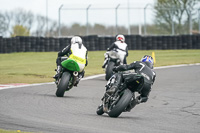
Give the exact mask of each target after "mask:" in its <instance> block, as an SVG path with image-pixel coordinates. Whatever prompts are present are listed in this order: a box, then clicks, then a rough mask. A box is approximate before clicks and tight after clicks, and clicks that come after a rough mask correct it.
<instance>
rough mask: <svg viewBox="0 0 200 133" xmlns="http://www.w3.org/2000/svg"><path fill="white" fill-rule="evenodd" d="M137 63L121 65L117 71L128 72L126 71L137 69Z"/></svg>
mask: <svg viewBox="0 0 200 133" xmlns="http://www.w3.org/2000/svg"><path fill="white" fill-rule="evenodd" d="M136 63H137V61H135V62H133V63H131V64H130V65H126V64H125V65H120V66H118V67H116V71H126V70H131V69H135V67H136Z"/></svg>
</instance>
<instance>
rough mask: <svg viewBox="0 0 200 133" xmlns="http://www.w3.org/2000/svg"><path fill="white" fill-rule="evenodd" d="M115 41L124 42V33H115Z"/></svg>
mask: <svg viewBox="0 0 200 133" xmlns="http://www.w3.org/2000/svg"><path fill="white" fill-rule="evenodd" d="M116 41H121V42H125V37H124V35H121V34H119V35H117V36H116Z"/></svg>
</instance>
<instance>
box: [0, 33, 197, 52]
mask: <svg viewBox="0 0 200 133" xmlns="http://www.w3.org/2000/svg"><path fill="white" fill-rule="evenodd" d="M125 38H126V40H125V41H126V43H127V44H128V49H129V50H165V49H200V35H177V36H140V35H126V36H125ZM82 39H83V43H84V44H85V46H86V47H87V49H88V50H89V51H98V50H106V49H107V48H108V47H109V46H110V45H111V44H112V43H113V42H114V41H115V37H111V36H97V35H91V36H83V37H82ZM70 40H71V38H68V37H65V38H53V37H49V38H44V37H22V36H18V37H13V38H3V37H0V53H11V52H49V51H60V50H62V49H63V48H64V47H65V46H66V45H67V44H69V43H70Z"/></svg>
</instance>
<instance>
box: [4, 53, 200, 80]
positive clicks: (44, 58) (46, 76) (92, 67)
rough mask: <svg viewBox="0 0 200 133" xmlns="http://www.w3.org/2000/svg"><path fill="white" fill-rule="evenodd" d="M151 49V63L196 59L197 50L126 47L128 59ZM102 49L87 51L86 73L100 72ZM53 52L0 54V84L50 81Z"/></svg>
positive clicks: (163, 63) (130, 59) (129, 60)
mask: <svg viewBox="0 0 200 133" xmlns="http://www.w3.org/2000/svg"><path fill="white" fill-rule="evenodd" d="M153 51H154V52H155V57H156V63H155V67H158V66H167V65H176V64H190V63H200V50H148V51H142V50H130V51H129V56H128V58H127V61H128V63H132V62H133V61H135V60H140V59H141V57H142V56H143V55H145V54H149V55H151V54H152V52H153ZM104 53H105V51H89V53H88V61H89V64H88V66H87V67H86V68H85V71H86V76H90V75H95V74H102V73H104V71H103V69H102V68H101V66H102V64H103V61H104ZM56 58H57V52H26V53H11V54H0V84H7V83H42V82H53V81H54V80H53V78H52V76H53V75H54V74H55V71H54V69H55V68H56Z"/></svg>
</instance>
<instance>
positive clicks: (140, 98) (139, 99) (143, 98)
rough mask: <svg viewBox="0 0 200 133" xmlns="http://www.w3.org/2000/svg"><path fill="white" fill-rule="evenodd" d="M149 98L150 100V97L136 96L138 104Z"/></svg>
mask: <svg viewBox="0 0 200 133" xmlns="http://www.w3.org/2000/svg"><path fill="white" fill-rule="evenodd" d="M147 100H148V97H143V96H141V95H140V96H137V97H136V101H137V104H140V103H144V102H146V101H147Z"/></svg>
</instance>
